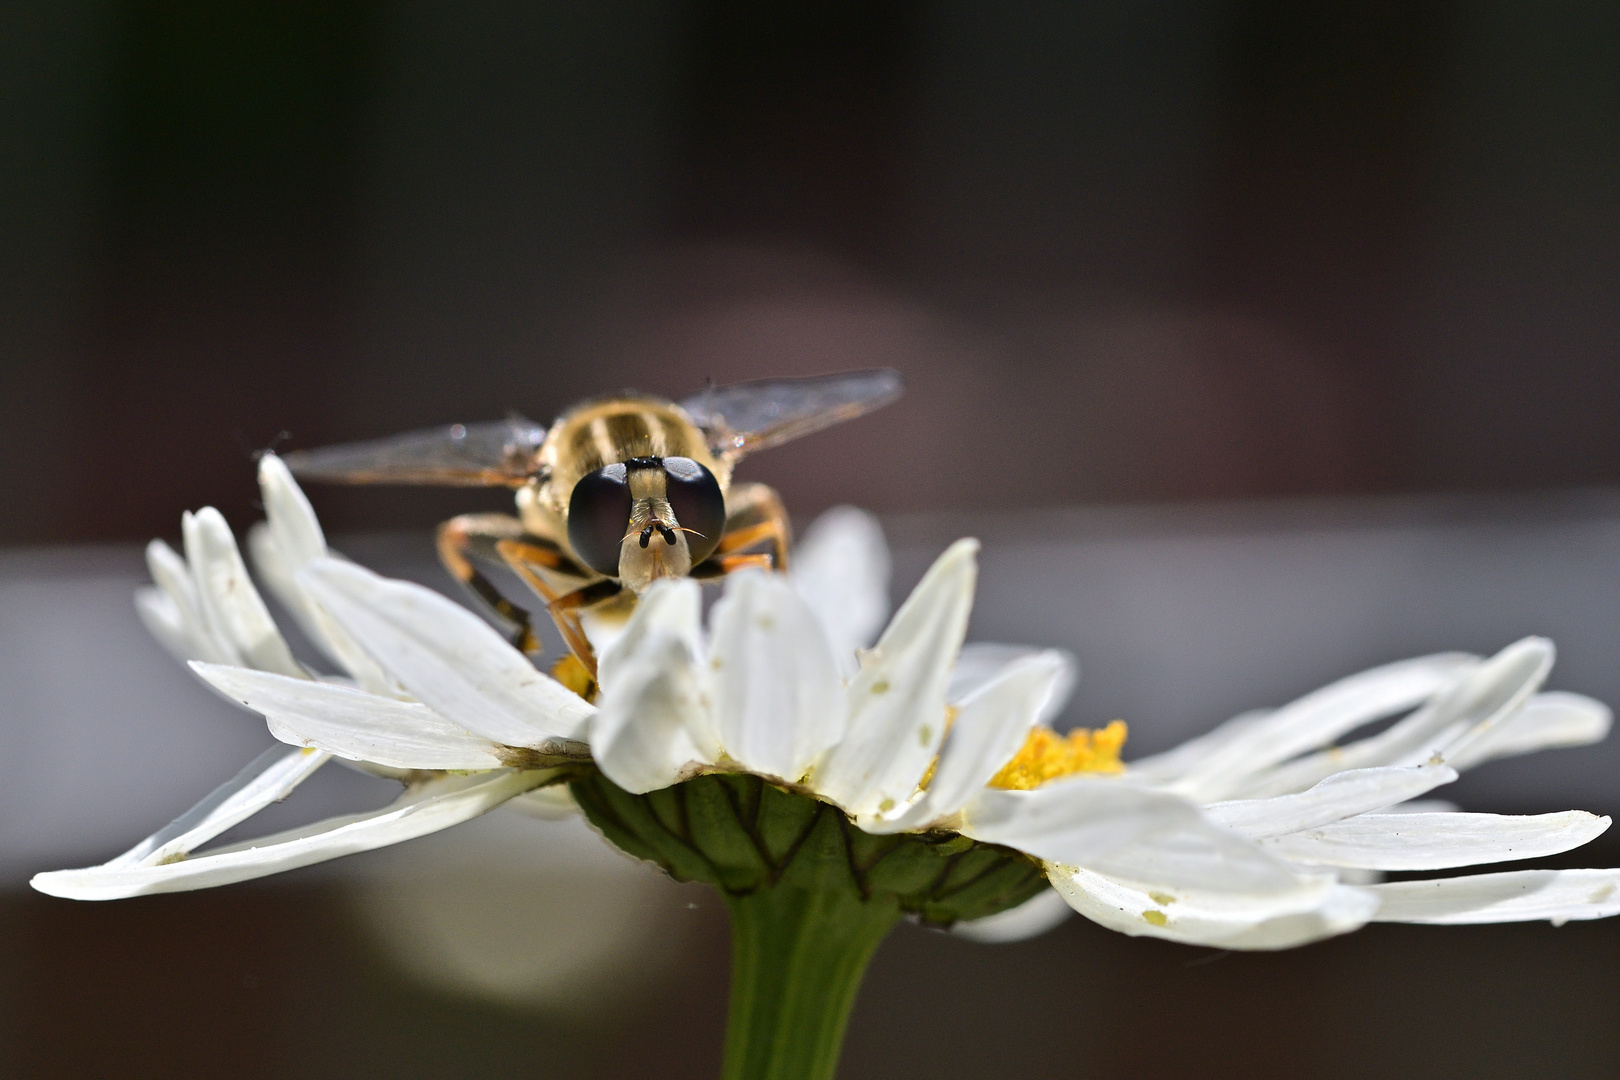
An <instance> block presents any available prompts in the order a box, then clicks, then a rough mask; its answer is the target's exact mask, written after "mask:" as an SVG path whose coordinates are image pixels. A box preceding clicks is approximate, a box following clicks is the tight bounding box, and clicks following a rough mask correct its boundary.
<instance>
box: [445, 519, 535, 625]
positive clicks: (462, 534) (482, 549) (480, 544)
mask: <svg viewBox="0 0 1620 1080" xmlns="http://www.w3.org/2000/svg"><path fill="white" fill-rule="evenodd" d="M523 535H524V530H523V523H522V522H521V521H519V520H518V519H517V518H515V517H512V516H511V515H509V514H462V515H461V516H460V517H453V518H451V519H450V520H449V521H446V522H445V523H444V524H443V525H440V526H439V535H438V548H439V561H440V562H441V563H443V564H444V568H445V569H446V570H448V571H449V572H450V576H451V577H453V578H455V579H456V580H457V581H459V582H461V584H463V585H465V586H466V587H467V589H468V591H470V592H471V593H472V594H473V596H475V597H477V598H478V599H479V600H480V601H481V602H482V603H483V605H484V606H485V607H486V608H488V609H489V610H490V611H492V612H493V613H494V614H495V615H496V617H497V618H499V619H500V620H501V621H502V622H504V623H507V624H508V625H510V626H511V627H512V644H514V645H516V646H517V647H518V648H519V649H521V650H523V651H524V652H526V653H535V652H539V651H540V640H539V638H537V637H535V634H534V626H533V624H532V623H531V622H530V619H529V613H528V612H527V611H525V610H524V609H523V608H520V607H518V606H517V605H516V604H514V603H512V601H510V600H508V599H507V598H506V597H505V596H504V595H502V593H501V591H500V590H499V589H497V588H496V587H495V583H494V582H492V581H490V580H489V578H487V577H485V576H484V574H483V572H482V571H481V570H479V568H478V567H477V566H475V565H473V559H482V560H483V561H485V562H494V561H495V560H496V558H497V557H498V556H497V553H496V550H495V549H496V546H497V545H498V544H500V543H501V542H502V541H504V540H507V539H511V538H516V537H521V536H523Z"/></svg>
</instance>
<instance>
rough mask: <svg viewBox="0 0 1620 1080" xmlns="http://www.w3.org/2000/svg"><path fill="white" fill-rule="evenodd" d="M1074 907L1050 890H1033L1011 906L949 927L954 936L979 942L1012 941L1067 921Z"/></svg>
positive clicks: (1000, 943) (1022, 939) (1037, 935)
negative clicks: (1033, 892)
mask: <svg viewBox="0 0 1620 1080" xmlns="http://www.w3.org/2000/svg"><path fill="white" fill-rule="evenodd" d="M1073 915H1074V909H1073V908H1071V907H1070V906H1069V902H1068V901H1067V900H1065V899H1063V896H1062V895H1061V894H1060V893H1058V892H1056V891H1054V890H1052V889H1047V890H1046V891H1045V892H1041V893H1036V894H1035V895H1034V896H1032V897H1030V898H1029V899H1028V900H1025V901H1024V902H1023V903H1022V904H1019V905H1018V906H1017V907H1015V908H1008V909H1007V910H1006V911H998V912H996V913H995V914H994V915H986V916H985V917H984V918H982V919H967V920H965V921H963V922H959V923H957V924H956V925H955V926H952V927H951V933H952V934H955V935H956V936H957V937H962V938H967V939H968V940H969V941H977V942H979V943H980V944H981V945H1005V944H1008V943H1009V942H1014V941H1027V940H1028V939H1030V938H1032V937H1039V936H1040V935H1042V934H1044V933H1046V932H1047V931H1049V930H1055V929H1057V928H1058V927H1059V926H1062V925H1063V924H1064V923H1066V922H1068V921H1069V919H1070V917H1072V916H1073Z"/></svg>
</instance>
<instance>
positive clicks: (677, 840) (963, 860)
mask: <svg viewBox="0 0 1620 1080" xmlns="http://www.w3.org/2000/svg"><path fill="white" fill-rule="evenodd" d="M571 790H572V792H573V795H574V799H575V800H576V801H577V802H578V803H579V805H580V807H581V808H582V809H583V810H584V811H585V815H586V817H588V818H589V819H590V821H591V822H592V824H594V825H595V826H596V827H597V828H598V829H600V830H601V831H602V833H603V834H604V835H605V836H606V837H607V838H608V839H609V840H611V841H612V842H613V843H614V844H617V845H618V846H619V847H620V848H622V849H624V850H625V851H627V852H629V853H630V854H632V855H635V856H637V857H639V858H643V859H647V860H649V861H651V862H655V863H657V864H658V865H659V866H661V867H662V868H663V869H664V870H665V871H666V872H667V873H668V874H669V875H670V876H671V877H674V878H676V879H678V880H682V881H702V882H706V883H707V884H709V885H712V886H714V887H715V888H716V889H718V890H719V891H720V894H721V896H722V897H724V898H725V901H726V906H727V907H728V908H729V909H730V912H731V933H732V956H731V968H732V971H731V1007H730V1016H729V1019H728V1023H727V1027H726V1057H725V1070H724V1073H723V1076H724V1077H725V1078H727V1080H743V1078H745V1077H746V1078H748V1080H790V1078H791V1080H824V1078H828V1077H831V1076H832V1075H833V1072H834V1070H835V1069H836V1068H837V1064H838V1051H839V1047H840V1046H841V1045H842V1043H843V1036H844V1027H845V1025H846V1024H847V1023H848V1020H849V1012H850V1008H851V1007H852V1006H853V1005H854V1003H855V994H856V991H857V990H858V989H859V987H860V983H861V976H862V975H863V973H864V972H865V970H866V965H867V962H868V961H869V960H870V959H871V958H872V953H873V952H874V951H875V950H876V949H877V946H878V944H879V943H880V942H881V941H882V940H883V938H884V936H885V935H887V934H888V932H889V930H890V929H891V928H892V927H893V926H894V924H895V923H897V922H898V921H899V920H900V919H901V918H902V917H903V916H905V915H908V914H909V915H914V916H916V917H917V918H918V919H920V920H921V921H922V922H925V923H928V924H932V925H939V926H948V925H949V924H951V923H953V922H955V921H957V920H959V919H976V918H981V917H983V916H986V915H993V914H995V913H996V912H998V911H1004V910H1006V909H1008V908H1011V907H1016V906H1017V905H1019V904H1022V903H1023V902H1024V901H1026V900H1028V899H1030V898H1031V897H1033V896H1034V895H1035V894H1037V893H1038V892H1040V891H1041V890H1042V889H1044V888H1046V877H1045V874H1044V873H1043V871H1042V870H1041V867H1040V865H1039V864H1038V863H1037V862H1036V861H1035V860H1033V859H1031V858H1030V857H1029V856H1027V855H1024V854H1023V853H1021V852H1018V851H1014V850H1013V849H1011V848H1006V847H1001V846H1000V845H997V844H986V843H980V842H978V841H975V840H972V839H970V838H968V837H965V836H961V835H958V834H955V833H948V832H939V833H898V834H891V835H887V836H874V835H872V834H871V833H867V832H863V831H862V830H861V829H859V828H857V827H856V826H855V825H854V824H852V823H851V822H850V820H849V818H848V817H847V816H846V815H845V814H844V812H843V811H842V810H840V809H838V808H837V807H836V806H833V805H832V804H831V803H827V802H823V801H821V800H819V799H816V798H813V797H811V796H809V795H804V794H801V793H799V792H795V791H790V790H787V789H785V788H781V787H778V786H776V785H775V784H772V783H770V782H769V781H766V780H763V779H761V778H760V777H757V776H751V775H747V774H720V775H709V776H700V777H697V778H695V779H692V780H687V781H685V782H683V783H680V784H675V785H674V786H672V787H667V788H660V789H658V790H656V791H651V792H648V793H647V794H645V795H632V794H630V793H629V792H626V791H625V790H623V789H622V788H620V787H618V786H617V785H615V784H614V783H613V782H612V781H611V780H608V779H607V778H606V777H604V776H602V775H601V774H600V773H591V774H588V775H586V776H584V777H581V778H579V779H576V780H574V781H573V783H572V784H571Z"/></svg>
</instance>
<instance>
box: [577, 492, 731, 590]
mask: <svg viewBox="0 0 1620 1080" xmlns="http://www.w3.org/2000/svg"><path fill="white" fill-rule="evenodd" d="M710 479H711V481H712V479H713V478H712V477H711V478H710ZM629 527H630V484H629V482H628V474H627V472H626V470H625V467H624V466H623V465H609V466H608V467H607V468H605V469H597V470H596V471H595V472H593V473H589V474H587V475H585V476H583V477H581V478H580V481H579V483H577V484H575V485H574V493H573V494H572V495H570V496H569V497H568V544H569V546H570V547H572V548H573V549H574V554H576V555H578V556H579V557H580V558H581V559H584V560H585V564H586V565H587V566H589V567H590V568H591V569H593V570H595V571H596V572H597V573H599V574H606V575H607V576H608V577H618V576H619V545H620V544H621V543H622V542H623V541H624V533H625V530H626V529H628V528H629Z"/></svg>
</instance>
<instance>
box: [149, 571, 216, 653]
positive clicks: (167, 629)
mask: <svg viewBox="0 0 1620 1080" xmlns="http://www.w3.org/2000/svg"><path fill="white" fill-rule="evenodd" d="M135 614H136V615H137V616H139V617H140V620H141V625H142V626H144V627H146V632H147V633H149V634H151V635H152V636H153V637H155V638H157V640H158V644H159V645H162V646H163V648H164V649H165V650H166V651H167V652H168V653H169V655H170V656H172V657H174V658H175V659H176V660H179V661H181V662H182V663H183V662H185V661H187V660H194V659H197V658H198V653H201V652H209V653H211V652H213V649H212V647H211V646H207V647H203V648H199V647H198V641H197V637H196V636H195V635H194V634H193V633H192V628H191V627H190V626H187V625H186V620H185V617H184V616H182V615H181V614H180V607H179V605H178V604H176V603H175V602H174V597H172V596H170V595H169V594H168V593H166V592H164V591H163V590H162V589H160V588H158V587H157V586H156V585H143V586H141V587H140V588H138V589H136V590H135Z"/></svg>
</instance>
